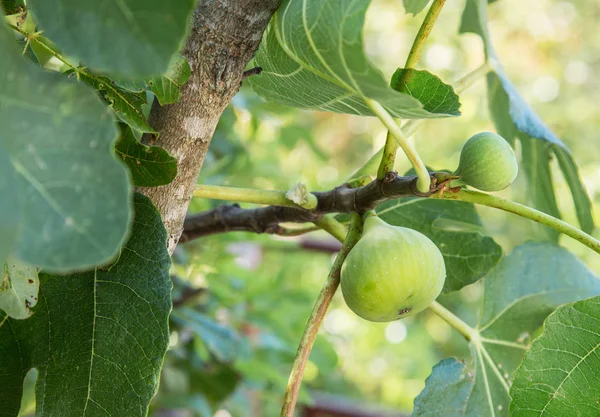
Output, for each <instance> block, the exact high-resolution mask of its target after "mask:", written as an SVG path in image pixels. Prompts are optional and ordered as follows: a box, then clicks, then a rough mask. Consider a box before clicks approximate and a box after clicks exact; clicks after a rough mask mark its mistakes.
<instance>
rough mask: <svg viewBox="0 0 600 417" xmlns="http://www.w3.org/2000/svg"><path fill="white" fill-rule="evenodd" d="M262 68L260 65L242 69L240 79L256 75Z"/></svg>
mask: <svg viewBox="0 0 600 417" xmlns="http://www.w3.org/2000/svg"><path fill="white" fill-rule="evenodd" d="M262 70H263V69H262V68H261V67H254V68H250V69H247V70H246V71H244V72H243V73H242V80H245V79H246V78H248V77H252V76H253V75H258V74H260V73H261V72H262Z"/></svg>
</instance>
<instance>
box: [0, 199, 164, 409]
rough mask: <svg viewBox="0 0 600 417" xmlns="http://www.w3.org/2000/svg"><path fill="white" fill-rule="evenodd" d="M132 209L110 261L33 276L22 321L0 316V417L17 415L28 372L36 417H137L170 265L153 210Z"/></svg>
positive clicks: (157, 355)
mask: <svg viewBox="0 0 600 417" xmlns="http://www.w3.org/2000/svg"><path fill="white" fill-rule="evenodd" d="M134 207H135V220H134V225H133V231H132V235H131V238H130V239H129V241H128V242H127V244H126V245H125V246H124V247H123V248H122V251H121V256H120V258H119V260H118V262H116V263H115V264H114V265H111V266H110V267H108V268H105V269H95V270H93V271H88V272H82V273H77V274H72V275H66V276H57V275H49V274H41V275H40V300H39V303H38V305H37V306H36V308H35V314H34V315H33V316H32V317H31V318H29V319H28V320H14V319H11V318H8V319H7V318H6V317H2V316H3V314H2V313H0V323H2V324H1V325H0V416H2V417H13V416H17V414H18V411H19V407H20V403H21V395H22V388H23V378H24V377H25V375H26V374H27V372H28V371H29V370H30V369H31V368H37V369H38V371H39V376H38V381H37V385H36V397H37V411H36V416H38V417H46V416H61V417H80V416H82V415H87V416H105V415H114V416H131V417H135V416H140V417H144V416H146V414H147V409H148V403H149V402H150V400H151V399H152V397H153V396H154V394H155V393H156V390H157V388H158V378H159V374H160V369H161V367H162V362H163V357H164V355H165V352H166V350H167V346H168V343H169V330H168V316H169V312H170V310H171V298H170V295H171V280H170V278H169V267H170V263H171V262H170V258H169V254H168V252H167V249H166V238H167V233H166V231H165V229H164V227H163V225H162V222H161V218H160V214H159V213H158V211H157V210H156V209H155V208H154V207H153V205H152V203H151V202H150V200H149V199H148V198H147V197H144V196H141V195H136V196H135V206H134Z"/></svg>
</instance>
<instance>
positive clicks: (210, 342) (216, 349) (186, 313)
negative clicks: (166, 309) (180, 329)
mask: <svg viewBox="0 0 600 417" xmlns="http://www.w3.org/2000/svg"><path fill="white" fill-rule="evenodd" d="M173 320H174V321H175V322H177V323H179V324H181V325H183V326H185V327H188V328H190V329H191V330H192V331H193V332H194V333H196V334H197V335H198V336H199V337H200V338H201V339H202V341H203V342H204V344H205V345H206V346H207V348H208V350H209V351H210V352H211V353H212V354H213V355H214V356H215V357H216V358H217V360H219V361H221V362H233V360H234V359H235V358H236V357H237V355H238V353H239V349H240V339H239V336H238V335H237V334H236V333H235V332H234V331H233V330H232V329H230V328H229V327H225V326H222V325H220V324H219V323H217V322H215V321H214V320H212V319H211V318H210V317H208V316H205V315H204V314H201V313H198V312H196V311H194V310H192V309H190V308H185V307H184V308H180V309H177V310H175V311H174V312H173Z"/></svg>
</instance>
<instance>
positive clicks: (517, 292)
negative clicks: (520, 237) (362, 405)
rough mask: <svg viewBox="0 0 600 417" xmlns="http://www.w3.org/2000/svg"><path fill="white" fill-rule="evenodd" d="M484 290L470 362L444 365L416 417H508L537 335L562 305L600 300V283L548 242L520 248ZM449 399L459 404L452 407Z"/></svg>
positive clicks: (489, 278) (420, 401)
mask: <svg viewBox="0 0 600 417" xmlns="http://www.w3.org/2000/svg"><path fill="white" fill-rule="evenodd" d="M483 283H484V296H483V302H482V309H481V315H480V320H479V324H478V325H477V326H476V328H475V332H476V334H477V335H478V337H476V338H475V339H474V340H472V342H471V344H470V347H471V356H472V357H471V360H470V362H469V363H468V364H467V365H462V364H460V363H457V362H455V361H452V360H446V361H442V362H441V363H440V364H438V366H436V367H435V368H434V370H433V373H432V375H431V376H430V377H429V378H428V380H427V384H426V387H425V390H424V391H423V392H422V393H421V395H419V397H418V401H417V402H415V413H416V414H414V415H416V416H419V415H428V416H433V417H438V416H439V417H446V416H465V417H505V416H508V410H509V403H510V395H509V391H510V383H511V378H512V375H513V372H514V371H515V369H516V368H517V367H518V366H519V363H520V362H521V360H522V358H523V356H524V354H525V352H526V351H527V349H528V348H529V341H530V340H531V334H533V333H534V332H535V331H536V330H537V329H538V328H539V327H540V326H541V325H542V323H543V321H544V319H545V318H546V317H547V316H548V314H550V313H551V312H552V311H553V310H554V309H555V308H556V307H558V306H559V305H561V304H563V303H565V302H569V301H572V300H580V299H584V298H587V297H590V296H593V295H597V294H600V280H598V279H597V278H596V277H595V276H594V275H593V274H592V273H591V272H590V271H589V270H588V269H587V268H586V266H585V265H584V264H583V263H582V262H581V261H579V260H578V259H577V258H576V257H575V256H573V255H572V254H571V253H569V252H568V251H566V250H565V249H563V248H561V247H559V246H556V245H554V244H552V243H548V242H543V243H534V242H532V243H527V244H525V245H522V246H519V247H517V248H515V250H514V251H513V252H512V253H511V254H510V255H509V256H507V257H505V258H504V259H503V260H502V262H500V263H499V264H498V265H497V266H496V268H494V269H493V270H492V271H491V272H490V273H489V274H488V275H487V276H486V277H485V279H484V280H483ZM440 384H441V385H440ZM448 398H452V399H453V400H452V401H451V402H449V403H448ZM436 404H437V406H435V407H434V406H433V405H436ZM444 404H449V405H447V406H446V405H444ZM440 405H444V406H440ZM432 410H433V412H430V413H428V414H426V412H427V411H432ZM550 415H562V414H550Z"/></svg>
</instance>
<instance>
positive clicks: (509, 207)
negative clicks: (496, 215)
mask: <svg viewBox="0 0 600 417" xmlns="http://www.w3.org/2000/svg"><path fill="white" fill-rule="evenodd" d="M430 198H437V199H442V200H456V201H465V202H467V203H475V204H480V205H482V206H488V207H493V208H497V209H500V210H504V211H507V212H509V213H513V214H516V215H518V216H521V217H525V218H527V219H530V220H533V221H534V222H537V223H540V224H543V225H545V226H548V227H551V228H553V229H555V230H557V231H558V232H560V233H563V234H565V235H567V236H569V237H571V238H573V239H575V240H577V241H579V242H581V243H583V244H584V245H585V246H587V247H588V248H590V249H592V250H593V251H595V252H596V253H599V254H600V241H598V240H597V239H595V238H594V237H592V236H590V235H588V234H587V233H585V232H584V231H582V230H580V229H578V228H577V227H575V226H572V225H570V224H569V223H567V222H565V221H562V220H560V219H557V218H556V217H553V216H550V215H549V214H546V213H542V212H541V211H538V210H536V209H534V208H531V207H529V206H526V205H524V204H519V203H515V202H514V201H510V200H506V199H504V198H500V197H496V196H493V195H491V194H486V193H482V192H479V191H473V190H461V191H459V192H457V193H443V194H442V195H437V194H436V195H432V196H431V197H430Z"/></svg>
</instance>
